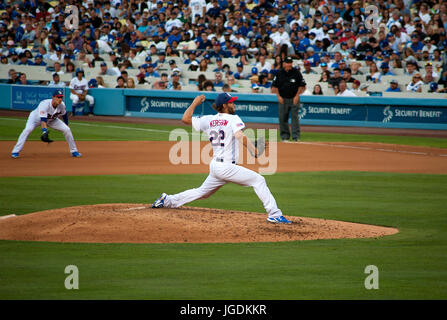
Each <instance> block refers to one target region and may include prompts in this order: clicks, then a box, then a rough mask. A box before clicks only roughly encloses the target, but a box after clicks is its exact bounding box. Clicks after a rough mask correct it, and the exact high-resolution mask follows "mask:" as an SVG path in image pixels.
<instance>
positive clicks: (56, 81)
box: [48, 72, 67, 88]
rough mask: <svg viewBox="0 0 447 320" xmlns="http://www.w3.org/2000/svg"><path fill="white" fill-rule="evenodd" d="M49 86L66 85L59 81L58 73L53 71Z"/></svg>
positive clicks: (61, 86)
mask: <svg viewBox="0 0 447 320" xmlns="http://www.w3.org/2000/svg"><path fill="white" fill-rule="evenodd" d="M48 86H49V87H60V88H63V87H66V86H67V85H66V84H65V82H62V81H61V78H60V76H59V74H58V73H56V72H55V73H53V80H51V81H50V83H48Z"/></svg>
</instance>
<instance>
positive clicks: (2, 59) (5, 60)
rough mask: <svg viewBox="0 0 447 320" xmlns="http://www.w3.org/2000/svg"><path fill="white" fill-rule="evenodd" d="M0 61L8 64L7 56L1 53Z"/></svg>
mask: <svg viewBox="0 0 447 320" xmlns="http://www.w3.org/2000/svg"><path fill="white" fill-rule="evenodd" d="M0 63H1V64H8V57H7V56H5V55H2V56H1V57H0Z"/></svg>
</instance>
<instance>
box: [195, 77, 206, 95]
mask: <svg viewBox="0 0 447 320" xmlns="http://www.w3.org/2000/svg"><path fill="white" fill-rule="evenodd" d="M205 81H206V76H205V75H204V74H199V76H198V77H197V82H196V85H197V89H198V90H199V91H204V88H203V83H204V82H205Z"/></svg>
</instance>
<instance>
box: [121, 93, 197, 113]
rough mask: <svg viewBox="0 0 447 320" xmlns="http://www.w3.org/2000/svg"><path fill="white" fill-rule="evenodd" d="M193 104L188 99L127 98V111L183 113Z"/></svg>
mask: <svg viewBox="0 0 447 320" xmlns="http://www.w3.org/2000/svg"><path fill="white" fill-rule="evenodd" d="M190 104H191V100H188V99H172V98H168V97H166V98H164V97H133V96H128V97H127V110H128V111H134V112H156V113H183V112H185V110H186V109H187V108H188V107H189V105H190Z"/></svg>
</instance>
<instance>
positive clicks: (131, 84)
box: [126, 77, 135, 89]
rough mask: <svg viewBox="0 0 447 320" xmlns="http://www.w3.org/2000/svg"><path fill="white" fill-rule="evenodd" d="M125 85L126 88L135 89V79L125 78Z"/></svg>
mask: <svg viewBox="0 0 447 320" xmlns="http://www.w3.org/2000/svg"><path fill="white" fill-rule="evenodd" d="M126 86H127V88H128V89H135V80H134V79H133V78H130V77H129V78H127V82H126Z"/></svg>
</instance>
